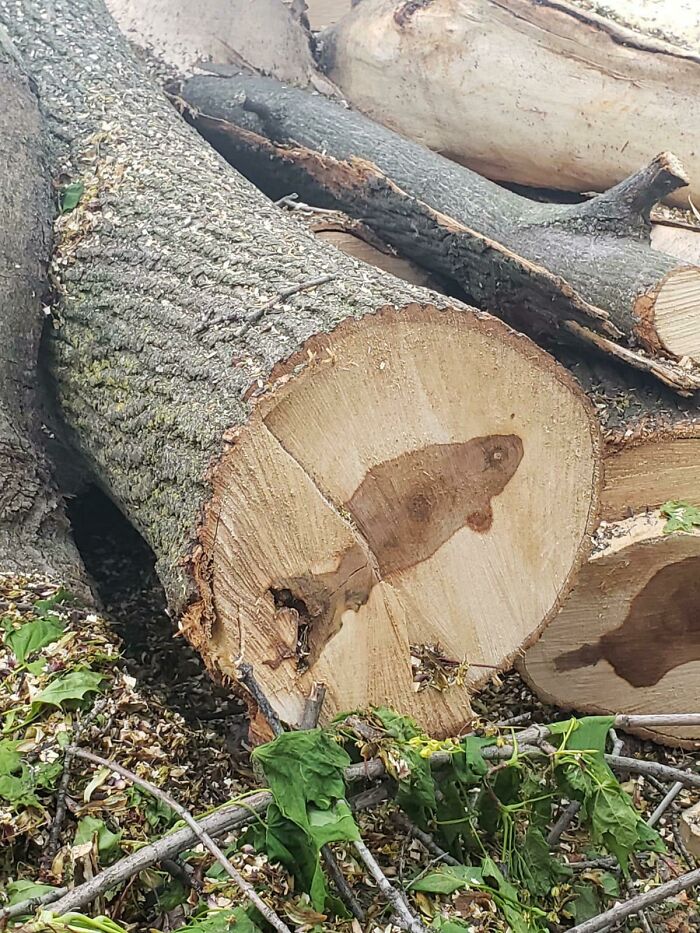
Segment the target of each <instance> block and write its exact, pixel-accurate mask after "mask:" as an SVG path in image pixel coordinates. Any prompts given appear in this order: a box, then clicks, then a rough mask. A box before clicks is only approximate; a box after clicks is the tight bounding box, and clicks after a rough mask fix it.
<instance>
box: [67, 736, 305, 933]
mask: <svg viewBox="0 0 700 933" xmlns="http://www.w3.org/2000/svg"><path fill="white" fill-rule="evenodd" d="M69 748H70V749H71V750H72V752H73V755H74V756H75V757H76V758H83V759H85V761H91V762H92V763H93V764H96V765H100V766H101V767H103V768H109V769H110V771H116V773H117V774H120V775H121V776H122V777H124V778H126V779H127V780H128V781H131V782H132V784H135V785H136V786H137V787H142V788H143V789H144V790H145V791H148V793H149V794H152V795H153V796H154V797H155V798H156V799H157V800H161V801H162V802H164V803H166V804H167V805H168V806H169V807H170V808H171V809H172V810H174V811H175V812H176V813H178V814H179V815H180V817H181V818H182V819H183V820H184V821H185V823H187V825H188V826H189V827H190V829H191V830H192V832H193V833H194V834H195V835H196V836H197V838H198V839H199V840H200V842H201V843H202V845H204V846H205V848H207V849H208V850H209V851H210V852H211V854H212V855H213V856H214V858H215V859H216V860H217V862H218V863H219V864H220V865H221V867H222V868H223V869H224V871H225V872H226V874H227V875H228V876H229V877H230V878H232V879H233V880H234V881H235V883H236V884H237V885H238V887H239V888H240V890H241V892H242V893H243V895H244V896H245V897H247V898H248V900H249V901H250V902H251V904H253V905H254V906H255V907H256V908H257V910H258V911H259V912H260V913H261V914H262V916H263V917H264V918H265V919H266V920H267V922H268V923H269V924H270V925H271V926H273V927H274V928H275V929H276V930H279V933H291V930H290V929H289V927H288V926H287V924H286V923H284V921H282V920H281V919H280V918H279V917H278V916H277V914H276V913H275V912H274V910H273V909H272V908H271V907H269V906H268V905H267V904H266V903H265V901H263V899H262V898H261V897H260V895H259V894H258V893H257V891H256V890H255V888H254V887H253V885H252V884H251V883H250V882H249V881H246V879H245V878H244V877H243V876H242V875H241V874H240V872H238V871H237V870H236V869H235V868H234V866H233V865H232V864H231V862H230V861H229V860H228V859H227V858H226V856H225V855H224V853H223V852H222V850H221V849H220V848H219V846H218V845H217V844H216V843H215V842H214V840H213V839H212V837H211V836H210V835H209V833H208V832H207V831H206V830H205V829H203V828H202V826H201V824H200V823H198V822H197V820H195V818H194V817H193V816H192V814H191V813H190V811H189V810H187V809H186V808H185V807H183V806H182V804H181V803H178V801H177V800H175V798H174V797H171V796H170V794H169V793H168V792H167V791H164V790H162V789H161V788H160V787H156V786H155V784H151V782H150V781H146V780H144V779H143V778H140V777H139V776H138V775H137V774H134V772H133V771H129V770H128V768H124V767H122V766H121V765H120V764H117V762H116V761H108V760H107V759H106V758H102V757H101V756H100V755H94V754H93V753H92V752H88V751H85V750H84V749H82V748H76V746H75V745H71V746H69Z"/></svg>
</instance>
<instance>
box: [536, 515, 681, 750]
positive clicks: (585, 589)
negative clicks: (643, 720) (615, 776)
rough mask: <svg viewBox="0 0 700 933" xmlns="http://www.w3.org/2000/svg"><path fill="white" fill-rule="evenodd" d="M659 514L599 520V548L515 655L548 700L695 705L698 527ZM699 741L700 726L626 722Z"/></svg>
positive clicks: (672, 707)
mask: <svg viewBox="0 0 700 933" xmlns="http://www.w3.org/2000/svg"><path fill="white" fill-rule="evenodd" d="M664 525H665V518H664V517H663V516H661V515H660V514H659V512H647V513H641V514H639V515H635V516H634V517H633V518H630V519H624V520H622V521H619V522H614V523H612V524H608V525H605V524H604V525H603V527H602V529H601V532H600V538H601V547H600V549H599V551H598V552H597V553H595V554H594V556H593V557H592V558H591V559H590V561H589V562H588V564H587V566H586V567H585V568H584V569H583V571H582V572H581V574H580V576H579V578H578V581H577V585H576V588H575V589H574V591H573V593H572V594H571V596H570V597H569V599H568V600H567V602H566V603H565V605H564V607H563V608H562V610H561V612H560V613H559V615H558V616H557V618H556V619H555V620H554V621H553V622H552V623H551V625H550V626H549V627H548V629H547V631H546V632H545V633H544V635H543V636H542V638H541V639H540V641H539V642H538V643H537V644H536V645H534V646H532V647H531V648H530V649H529V650H528V652H527V653H526V655H525V657H524V659H523V660H522V662H521V670H522V673H523V674H524V676H525V679H526V680H527V681H528V682H529V683H530V685H531V686H532V687H533V689H534V690H535V691H536V692H537V694H538V695H539V696H540V697H541V698H542V699H543V700H545V701H546V702H550V703H555V704H557V705H558V706H563V707H564V708H566V709H575V710H578V711H581V712H585V713H635V714H639V713H651V712H657V713H658V712H663V713H676V712H678V713H680V712H684V711H687V710H689V709H697V708H698V707H699V706H700V624H699V616H698V605H700V534H686V533H680V532H678V533H674V534H665V533H664ZM629 731H631V732H637V733H639V734H641V735H644V736H646V737H651V738H654V739H655V740H656V741H660V742H663V743H665V744H671V745H674V744H677V745H687V746H689V747H694V748H697V747H698V742H700V729H699V728H697V727H693V726H674V727H665V728H663V729H662V728H654V729H650V728H647V729H639V728H633V729H630V730H629Z"/></svg>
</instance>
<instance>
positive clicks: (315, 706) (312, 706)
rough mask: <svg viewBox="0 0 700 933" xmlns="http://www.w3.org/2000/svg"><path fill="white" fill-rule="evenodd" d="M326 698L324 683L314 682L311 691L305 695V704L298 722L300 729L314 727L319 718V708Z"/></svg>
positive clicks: (321, 707)
mask: <svg viewBox="0 0 700 933" xmlns="http://www.w3.org/2000/svg"><path fill="white" fill-rule="evenodd" d="M325 699H326V685H325V684H314V685H313V687H312V688H311V693H310V694H309V696H308V697H307V700H306V706H305V707H304V712H303V713H302V716H301V722H300V723H299V728H300V729H315V728H316V726H317V725H318V721H319V719H320V718H321V710H322V709H323V703H324V700H325Z"/></svg>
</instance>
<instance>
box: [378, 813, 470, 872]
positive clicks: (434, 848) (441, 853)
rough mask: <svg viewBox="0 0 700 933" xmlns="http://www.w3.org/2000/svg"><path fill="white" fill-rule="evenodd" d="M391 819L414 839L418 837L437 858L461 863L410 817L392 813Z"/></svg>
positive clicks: (447, 862) (450, 862)
mask: <svg viewBox="0 0 700 933" xmlns="http://www.w3.org/2000/svg"><path fill="white" fill-rule="evenodd" d="M391 820H392V822H393V823H395V824H396V825H397V826H398V827H399V828H400V829H402V830H404V832H407V833H408V834H409V836H412V837H413V838H414V839H417V840H418V842H420V844H421V845H422V846H423V848H425V849H427V851H428V852H430V854H431V855H434V856H435V858H436V859H439V860H440V861H441V862H444V863H445V865H460V864H461V863H460V862H458V861H457V859H456V858H453V856H451V855H450V853H449V852H446V851H445V850H444V849H442V848H441V847H440V846H439V845H438V844H437V842H435V840H434V839H433V837H432V836H431V835H430V833H426V832H423V830H422V829H420V828H419V827H418V826H416V825H415V823H412V822H411V821H410V820H409V818H408V817H407V816H406V815H405V814H403V813H401V811H399V812H397V813H392V815H391Z"/></svg>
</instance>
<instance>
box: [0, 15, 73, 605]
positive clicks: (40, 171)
mask: <svg viewBox="0 0 700 933" xmlns="http://www.w3.org/2000/svg"><path fill="white" fill-rule="evenodd" d="M0 98H1V99H2V108H0V214H1V215H2V223H1V224H0V347H1V348H2V350H1V353H2V365H1V366H0V573H15V574H31V573H35V572H36V573H41V574H48V575H49V576H51V577H53V578H55V579H57V580H59V581H60V582H62V583H63V584H64V585H65V586H66V587H67V588H69V589H71V590H72V591H73V592H75V593H76V594H78V595H80V596H86V595H88V591H87V586H86V583H85V574H84V570H83V567H82V563H81V561H80V558H79V556H78V553H77V551H76V549H75V546H74V544H73V541H72V539H71V536H70V531H69V528H68V522H67V520H66V517H65V514H64V510H63V501H62V499H61V497H60V496H59V494H58V493H57V491H56V488H55V485H54V482H53V478H52V473H51V467H50V465H49V461H48V458H47V455H46V452H45V451H44V440H43V438H44V432H43V431H42V420H41V414H40V412H39V409H38V404H39V403H38V390H37V354H38V348H39V340H40V337H41V331H42V326H43V323H44V314H43V312H42V296H43V295H44V293H45V292H46V289H47V281H46V270H47V264H48V256H49V244H50V239H51V236H50V234H51V216H52V213H53V209H52V203H51V193H50V186H49V174H48V168H47V166H46V138H45V135H44V128H43V123H42V117H41V114H40V111H39V106H38V103H37V100H36V97H35V95H34V91H33V88H32V87H31V85H30V81H29V78H28V77H27V75H26V74H25V73H24V71H23V69H22V67H21V65H20V63H19V59H18V58H17V54H16V52H15V51H14V49H13V47H12V45H11V43H10V41H9V39H8V37H7V35H6V34H5V33H4V32H3V31H2V30H1V29H0Z"/></svg>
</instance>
